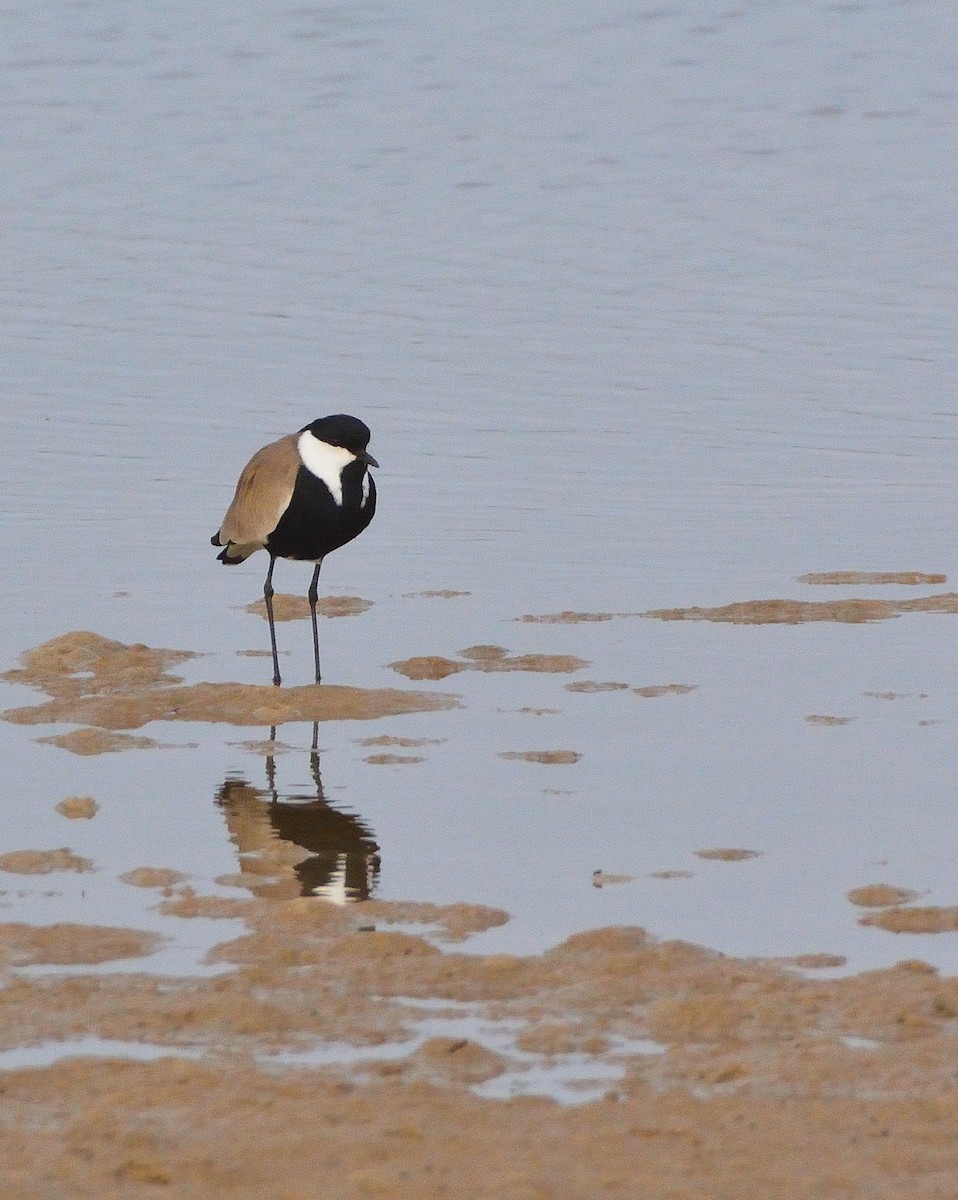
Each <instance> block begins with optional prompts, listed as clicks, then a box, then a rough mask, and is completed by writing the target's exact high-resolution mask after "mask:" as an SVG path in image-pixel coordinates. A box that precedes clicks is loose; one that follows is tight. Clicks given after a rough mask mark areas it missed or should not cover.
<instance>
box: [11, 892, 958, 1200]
mask: <svg viewBox="0 0 958 1200" xmlns="http://www.w3.org/2000/svg"><path fill="white" fill-rule="evenodd" d="M274 887H275V889H276V890H275V893H274V895H273V896H271V897H269V898H262V897H259V898H258V897H252V898H250V899H249V900H235V901H231V902H224V901H223V900H222V899H221V898H215V899H216V900H217V904H216V905H212V904H209V903H207V904H204V903H203V898H202V897H198V898H196V897H194V898H191V897H190V896H189V895H188V894H187V895H185V896H183V897H182V898H183V899H184V900H185V901H187V903H185V904H183V906H182V909H181V911H182V912H183V914H184V919H189V914H191V913H204V914H207V915H211V914H213V913H216V912H219V914H220V915H222V916H241V917H242V919H243V920H244V921H245V922H246V924H247V927H248V930H249V932H248V933H247V934H246V935H245V936H243V937H240V938H239V939H235V940H233V941H231V942H227V943H226V944H224V945H222V946H221V947H219V948H218V949H217V950H216V951H215V952H214V957H215V959H216V960H217V961H219V962H220V963H221V964H223V965H229V966H230V967H231V968H232V970H231V971H230V972H229V973H227V974H223V975H219V976H215V977H213V978H207V979H195V978H192V979H174V980H170V979H162V980H159V979H155V978H151V977H150V976H149V975H148V974H139V975H109V974H108V975H98V976H91V975H84V974H82V973H74V972H73V971H71V973H70V974H69V975H66V976H58V975H52V976H50V975H46V976H42V977H29V976H24V975H22V974H18V973H16V971H15V970H14V968H16V967H18V966H21V965H23V964H25V963H51V962H54V963H68V962H69V963H89V962H98V961H102V960H103V959H104V958H106V957H110V956H119V955H130V954H143V953H146V952H147V951H148V950H149V948H150V943H149V939H148V938H146V937H145V935H142V934H138V933H136V932H135V931H132V930H131V931H123V930H98V929H85V928H84V927H82V926H71V927H62V928H57V929H53V930H49V931H39V930H32V931H31V930H30V929H29V928H28V927H23V926H11V925H6V926H0V953H2V956H3V959H4V965H5V967H6V986H5V987H4V989H3V990H2V991H0V1005H2V1009H3V1017H4V1019H3V1021H2V1022H0V1043H2V1046H3V1048H10V1047H15V1046H22V1045H30V1044H34V1045H43V1044H45V1043H48V1042H50V1041H56V1042H59V1043H62V1047H61V1049H62V1053H63V1055H64V1056H65V1057H64V1058H62V1059H60V1060H59V1061H56V1062H55V1063H54V1064H53V1065H50V1066H44V1067H37V1068H30V1069H13V1070H5V1071H3V1072H0V1088H2V1091H3V1101H4V1103H3V1112H4V1116H5V1119H4V1121H3V1122H2V1125H0V1157H2V1161H3V1163H4V1168H3V1177H4V1194H5V1195H7V1196H11V1197H18V1198H19V1197H39V1196H48V1195H51V1194H60V1195H70V1196H75V1197H86V1196H90V1197H93V1196H97V1197H111V1196H117V1197H119V1196H124V1197H128V1196H141V1195H142V1196H155V1195H158V1194H161V1195H169V1196H184V1197H186V1196H196V1195H204V1196H213V1197H215V1196H223V1197H227V1196H230V1197H259V1196H264V1195H270V1196H290V1197H292V1196H306V1195H314V1194H315V1188H316V1181H317V1180H320V1179H321V1180H322V1191H323V1194H325V1195H334V1196H349V1197H352V1196H402V1197H409V1198H410V1200H411V1198H413V1197H417V1198H418V1197H423V1198H430V1197H453V1196H463V1197H498V1196H510V1197H513V1196H522V1197H569V1198H572V1197H581V1196H584V1195H599V1196H609V1197H623V1198H625V1197H629V1198H630V1200H631V1198H632V1197H634V1196H636V1195H655V1196H659V1195H661V1196H665V1195H669V1196H675V1197H715V1196H729V1197H731V1196H740V1195H762V1196H768V1197H779V1196H780V1197H794V1196H797V1195H801V1196H812V1195H821V1196H829V1197H831V1196H859V1195H873V1196H901V1197H904V1196H909V1197H920V1196H932V1195H936V1196H940V1195H947V1194H950V1192H949V1187H950V1182H949V1181H951V1182H953V1181H954V1179H955V1178H956V1177H958V1175H956V1172H958V1136H956V1135H958V1104H956V1101H958V1087H956V1084H955V1079H956V1078H958V1039H956V1037H955V1033H954V1030H955V1020H956V1018H958V981H955V980H946V979H941V978H939V977H938V976H937V974H936V973H935V972H934V970H932V969H931V968H929V967H927V966H926V965H925V964H922V963H921V962H916V961H908V960H906V961H903V962H902V963H901V964H900V965H899V967H897V968H895V969H892V970H887V971H880V972H874V973H870V974H867V975H862V976H858V977H855V978H849V979H839V980H821V979H816V978H815V977H814V972H813V971H806V972H804V973H803V972H801V971H799V970H797V969H795V968H794V967H792V966H789V965H788V964H782V963H775V962H761V961H741V960H735V959H731V958H724V957H722V956H721V955H718V954H715V953H711V952H709V951H706V950H702V949H699V948H696V947H694V946H690V945H686V944H683V943H679V942H673V943H659V942H657V941H656V940H655V939H654V938H652V937H650V936H648V935H647V934H646V933H644V932H643V931H642V930H641V929H629V928H625V929H603V930H597V931H595V932H593V933H588V934H582V935H579V936H576V937H573V938H570V939H568V940H567V941H566V942H564V943H562V944H561V945H559V946H557V947H556V948H555V949H553V950H550V951H548V952H547V953H545V954H542V955H540V956H538V957H533V958H519V957H512V956H508V955H496V956H476V955H470V954H468V953H465V954H463V953H458V954H449V953H444V952H443V951H442V949H441V948H440V945H437V934H436V933H435V929H436V927H437V926H438V930H439V932H438V939H439V941H440V944H441V940H442V939H443V938H444V937H448V936H452V937H454V938H456V937H459V938H461V937H463V936H464V935H465V934H466V933H467V932H468V931H469V930H472V929H476V928H480V927H482V926H483V925H484V924H486V923H487V922H489V921H491V922H496V921H499V920H501V919H503V918H502V914H499V913H496V912H495V911H489V910H481V909H474V908H471V907H470V906H453V907H452V908H447V909H438V908H435V907H434V906H429V905H426V906H417V905H390V904H382V903H375V902H372V903H369V904H366V905H362V906H359V907H357V908H347V909H342V908H337V907H334V906H332V905H329V904H325V903H322V902H321V901H316V900H311V899H302V898H295V897H293V896H291V895H290V894H289V893H290V892H292V890H293V887H292V884H291V883H290V882H289V880H286V881H285V883H284V880H283V879H282V878H281V877H277V879H276V880H275V881H274ZM284 887H285V889H286V892H287V894H286V895H284V894H283V892H284ZM191 899H192V901H193V903H192V904H191V903H189V901H190V900H191ZM211 899H212V898H211ZM167 903H168V901H167ZM360 913H361V918H360V916H359V915H358V914H360ZM396 922H402V924H403V926H404V928H403V930H398V929H396V928H394V924H395V923H396ZM416 924H421V925H422V926H424V927H428V928H429V929H430V930H431V931H433V932H431V933H430V934H429V936H424V935H423V934H420V933H415V932H409V931H408V929H409V928H410V927H411V926H415V925H416ZM903 952H904V953H906V954H907V944H903ZM808 963H809V965H812V966H814V965H816V963H815V960H814V958H809V959H808ZM143 965H144V970H147V969H148V967H149V960H148V959H145V960H144V964H143ZM817 965H826V966H827V965H828V962H827V961H823V962H821V963H819V964H817ZM419 1005H421V1006H422V1007H421V1008H420V1007H418V1006H419ZM463 1012H466V1013H468V1014H469V1015H470V1019H471V1020H473V1021H474V1022H475V1024H476V1029H477V1030H481V1031H482V1032H481V1034H480V1033H477V1035H476V1036H470V1033H469V1031H468V1029H467V1030H465V1031H464V1030H463V1028H462V1025H461V1017H462V1013H463ZM444 1016H448V1017H449V1018H450V1019H451V1020H452V1021H453V1023H454V1024H453V1026H452V1027H451V1031H450V1032H446V1033H444V1032H443V1029H442V1020H443V1017H444ZM424 1018H425V1019H426V1020H427V1021H431V1022H433V1026H432V1028H431V1029H429V1030H427V1035H426V1036H423V1034H422V1031H421V1030H419V1031H418V1034H417V1028H416V1026H417V1022H419V1021H421V1020H423V1019H424ZM457 1021H458V1022H459V1023H458V1024H455V1022H457ZM490 1029H491V1030H493V1031H495V1030H496V1029H499V1030H501V1031H502V1035H501V1038H500V1043H499V1044H497V1043H496V1042H495V1039H494V1038H493V1040H492V1042H491V1043H490V1033H489V1031H490ZM91 1036H93V1037H97V1038H103V1039H113V1040H116V1041H117V1042H119V1043H124V1042H132V1043H142V1044H145V1045H146V1046H149V1047H154V1048H162V1049H163V1050H165V1051H166V1052H167V1053H169V1054H171V1055H172V1057H167V1058H158V1059H156V1060H155V1061H150V1062H133V1061H124V1060H123V1059H122V1058H121V1057H114V1058H109V1057H106V1058H102V1057H98V1058H89V1057H88V1058H76V1059H70V1058H69V1057H66V1056H68V1055H69V1051H70V1042H71V1040H76V1039H78V1038H89V1037H91ZM634 1039H642V1042H643V1047H642V1049H643V1052H629V1046H630V1044H632V1042H633V1040H634ZM330 1043H332V1044H335V1045H336V1046H337V1047H338V1051H337V1054H338V1057H339V1060H340V1061H339V1062H338V1063H337V1062H333V1063H332V1064H330V1065H325V1066H323V1065H310V1064H309V1050H310V1048H312V1047H315V1046H317V1045H323V1044H326V1045H328V1044H330ZM349 1047H355V1048H357V1049H356V1053H362V1054H365V1055H366V1056H367V1057H365V1058H364V1059H363V1060H362V1061H360V1062H354V1063H352V1064H350V1063H348V1062H344V1061H343V1060H344V1059H345V1058H347V1051H348V1048H349ZM280 1054H286V1055H291V1059H290V1060H289V1061H288V1062H287V1063H285V1065H284V1063H283V1060H282V1059H281V1058H277V1057H276V1055H280ZM297 1054H298V1055H299V1061H297ZM332 1057H333V1058H336V1054H334V1055H333V1056H332ZM530 1061H534V1062H535V1063H536V1064H538V1065H539V1066H540V1067H541V1068H542V1069H544V1070H550V1069H551V1070H560V1069H561V1067H562V1065H563V1064H564V1063H568V1062H571V1061H575V1062H576V1063H577V1064H586V1067H587V1069H586V1070H585V1071H584V1072H583V1074H584V1076H585V1078H586V1079H588V1078H589V1077H590V1071H589V1069H588V1068H591V1075H592V1076H594V1077H595V1078H596V1079H598V1086H595V1084H594V1083H593V1085H592V1086H591V1088H590V1089H589V1090H587V1091H583V1092H582V1094H581V1097H580V1099H582V1101H583V1102H582V1103H571V1104H559V1103H556V1102H555V1101H554V1100H551V1099H548V1098H545V1097H542V1096H523V1097H519V1098H514V1099H491V1098H487V1097H485V1096H483V1095H482V1094H481V1093H482V1092H483V1091H484V1090H485V1089H488V1088H489V1087H490V1086H494V1085H495V1084H496V1081H497V1080H501V1079H507V1078H508V1074H509V1073H510V1072H516V1071H517V1070H518V1071H519V1072H520V1076H521V1071H522V1070H524V1069H527V1068H528V1065H529V1062H530ZM603 1068H604V1069H605V1075H603V1074H602V1070H601V1069H603ZM520 1076H517V1077H520ZM506 1090H508V1088H506ZM572 1098H575V1095H574V1091H573V1096H572Z"/></svg>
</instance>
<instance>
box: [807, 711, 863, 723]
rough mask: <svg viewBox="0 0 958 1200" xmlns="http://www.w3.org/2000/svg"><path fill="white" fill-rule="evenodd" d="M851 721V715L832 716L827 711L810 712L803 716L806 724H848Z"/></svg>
mask: <svg viewBox="0 0 958 1200" xmlns="http://www.w3.org/2000/svg"><path fill="white" fill-rule="evenodd" d="M851 721H852V718H851V717H833V716H829V715H828V714H827V713H810V714H809V715H808V716H807V717H806V718H805V723H806V724H807V725H823V726H829V725H850V724H851Z"/></svg>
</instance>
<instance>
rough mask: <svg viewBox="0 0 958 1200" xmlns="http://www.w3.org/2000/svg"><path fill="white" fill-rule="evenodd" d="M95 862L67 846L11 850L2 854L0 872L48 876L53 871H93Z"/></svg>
mask: <svg viewBox="0 0 958 1200" xmlns="http://www.w3.org/2000/svg"><path fill="white" fill-rule="evenodd" d="M92 870H93V860H92V859H89V858H83V857H82V856H81V855H79V854H74V853H73V851H72V850H70V849H68V848H67V847H66V846H62V847H61V848H60V849H59V850H11V851H10V852H9V854H0V871H10V872H12V873H13V874H15V875H48V874H49V873H50V872H51V871H81V872H82V871H92Z"/></svg>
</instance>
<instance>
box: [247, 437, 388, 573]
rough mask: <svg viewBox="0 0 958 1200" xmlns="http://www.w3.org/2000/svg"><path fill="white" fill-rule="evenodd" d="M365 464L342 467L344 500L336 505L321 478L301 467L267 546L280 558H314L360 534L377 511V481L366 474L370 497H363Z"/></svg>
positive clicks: (343, 544)
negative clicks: (365, 498)
mask: <svg viewBox="0 0 958 1200" xmlns="http://www.w3.org/2000/svg"><path fill="white" fill-rule="evenodd" d="M365 474H366V467H365V464H364V463H361V462H359V461H358V460H357V461H355V462H351V463H349V465H348V466H346V467H344V469H343V474H342V480H343V502H342V504H337V503H336V501H335V500H334V499H333V497H332V493H331V492H330V490H329V488H328V487H327V486H326V484H325V483H323V481H322V480H321V479H317V477H316V476H315V475H314V474H313V473H312V471H309V470H307V468H306V467H300V468H299V472H298V473H297V475H296V484H295V486H294V488H293V495H292V498H291V499H290V502H289V506H288V508H287V509H286V511H285V512H284V513H283V515H282V517H280V520H279V524H278V525H277V526H276V528H275V529H274V530H273V532H272V533H271V534H270V535H269V537H268V538H267V540H266V549H267V550H268V551H269V552H270V554H275V555H277V556H278V557H279V558H301V559H306V560H307V561H313V560H315V559H318V558H323V557H324V556H325V555H327V554H329V553H330V551H332V550H336V549H338V548H339V547H340V546H345V545H346V543H347V542H351V541H352V540H353V538H354V537H356V536H357V535H358V534H360V533H362V531H363V530H364V529H365V528H366V526H367V525H368V524H369V522H370V521H371V520H372V519H373V513H374V512H375V511H376V484H375V483H374V482H373V477H372V476H371V475H370V476H369V496H368V498H367V500H366V503H365V504H363V503H362V499H363V476H364V475H365Z"/></svg>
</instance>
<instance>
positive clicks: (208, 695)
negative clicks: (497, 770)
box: [2, 633, 458, 753]
mask: <svg viewBox="0 0 958 1200" xmlns="http://www.w3.org/2000/svg"><path fill="white" fill-rule="evenodd" d="M192 657H195V656H194V655H193V654H192V653H191V652H188V651H176V650H151V649H150V648H149V647H147V646H139V645H137V646H126V645H124V644H123V643H121V642H113V641H110V640H109V639H107V638H101V637H99V635H97V634H92V633H77V634H64V635H63V636H62V637H59V638H54V639H53V640H52V641H50V642H47V643H45V644H44V645H43V646H40V647H38V648H37V649H36V650H30V651H27V652H26V653H25V654H24V655H23V656H22V661H23V664H24V665H23V666H22V667H20V668H17V669H16V670H12V671H7V672H6V673H5V674H4V675H3V678H4V679H7V680H10V681H12V682H16V683H21V684H27V685H30V686H33V687H36V688H39V689H41V690H42V691H45V692H46V693H47V694H48V695H49V696H51V697H53V698H52V699H51V700H49V701H47V702H46V703H44V704H38V705H34V706H29V707H24V708H13V709H8V710H7V711H6V712H5V713H3V714H2V716H3V718H4V720H7V721H12V722H14V723H16V724H20V725H33V724H46V723H53V722H68V723H72V724H79V725H88V726H93V727H94V729H93V730H77V731H74V732H73V733H70V734H66V735H62V736H61V737H58V738H55V739H51V740H52V741H55V742H56V744H58V745H67V746H68V748H69V749H72V750H75V751H76V752H78V753H101V752H102V751H103V750H104V749H118V748H120V747H121V746H125V745H129V744H130V743H128V742H122V741H121V742H120V743H119V744H110V742H109V739H104V738H103V737H102V736H101V735H99V734H98V733H97V730H125V729H137V728H139V727H141V726H143V725H146V724H147V723H149V722H150V721H220V722H226V723H228V724H233V725H280V724H283V723H284V722H287V721H335V720H373V719H376V718H378V717H384V716H394V715H399V714H402V713H411V712H436V711H438V710H440V709H447V708H454V707H456V706H457V705H458V701H457V699H456V697H454V696H449V695H441V694H426V693H423V692H407V691H402V690H399V689H397V688H353V687H343V686H339V685H336V684H323V685H321V686H319V685H315V684H310V685H308V686H305V687H291V688H277V687H272V686H257V685H254V684H239V683H197V684H193V685H192V686H178V684H179V683H180V681H179V680H177V679H176V678H175V677H173V676H170V675H168V674H166V673H165V668H166V666H167V665H169V664H170V663H172V662H180V661H183V660H184V659H186V658H192ZM147 744H149V745H155V743H153V742H152V741H149V740H147Z"/></svg>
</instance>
